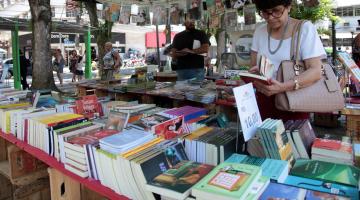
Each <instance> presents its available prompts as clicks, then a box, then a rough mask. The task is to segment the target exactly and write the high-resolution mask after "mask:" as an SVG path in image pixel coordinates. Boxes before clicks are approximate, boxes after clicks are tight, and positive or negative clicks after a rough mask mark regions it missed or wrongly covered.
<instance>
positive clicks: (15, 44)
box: [11, 22, 21, 90]
mask: <svg viewBox="0 0 360 200" xmlns="http://www.w3.org/2000/svg"><path fill="white" fill-rule="evenodd" d="M11 42H12V56H13V72H14V74H13V76H14V88H15V89H17V90H20V89H21V81H20V56H19V26H18V23H17V22H16V24H15V30H12V31H11Z"/></svg>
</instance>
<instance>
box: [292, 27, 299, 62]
mask: <svg viewBox="0 0 360 200" xmlns="http://www.w3.org/2000/svg"><path fill="white" fill-rule="evenodd" d="M299 24H300V22H296V23H295V25H294V28H293V31H292V33H291V47H290V60H295V47H294V46H295V40H296V38H295V35H296V32H297V30H298V27H299Z"/></svg>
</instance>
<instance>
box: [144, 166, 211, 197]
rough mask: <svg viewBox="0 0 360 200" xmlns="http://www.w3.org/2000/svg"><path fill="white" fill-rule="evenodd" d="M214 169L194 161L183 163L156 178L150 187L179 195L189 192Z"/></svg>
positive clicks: (150, 183)
mask: <svg viewBox="0 0 360 200" xmlns="http://www.w3.org/2000/svg"><path fill="white" fill-rule="evenodd" d="M213 168H214V167H213V166H211V165H206V164H201V163H197V162H193V161H181V162H180V163H178V164H177V165H175V166H173V168H170V169H168V170H167V171H165V172H164V173H162V174H160V175H158V176H156V177H155V178H154V179H153V180H152V181H151V182H149V183H148V184H149V185H152V186H156V187H160V188H161V189H168V190H172V191H175V192H178V193H184V192H186V191H188V190H189V189H190V188H191V187H192V186H193V185H195V184H196V183H197V182H198V181H199V180H201V178H203V177H204V176H205V175H207V174H208V173H209V172H210V171H211V170H212V169H213Z"/></svg>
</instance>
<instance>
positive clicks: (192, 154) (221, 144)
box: [184, 127, 242, 165]
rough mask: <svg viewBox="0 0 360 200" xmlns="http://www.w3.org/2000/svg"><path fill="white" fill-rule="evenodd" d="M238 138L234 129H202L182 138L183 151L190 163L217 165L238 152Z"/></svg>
mask: <svg viewBox="0 0 360 200" xmlns="http://www.w3.org/2000/svg"><path fill="white" fill-rule="evenodd" d="M239 138H240V137H237V130H236V129H225V130H222V129H216V128H215V129H214V128H210V127H203V128H200V129H199V130H197V131H195V132H193V133H192V134H190V135H188V136H186V137H185V138H184V140H185V150H186V153H187V154H188V156H189V159H190V160H192V161H195V162H200V163H205V164H209V165H217V164H219V163H221V162H224V161H225V160H226V159H227V158H228V157H230V156H231V155H232V154H233V153H235V152H236V151H237V149H239V150H240V145H239V144H242V142H239V141H240V140H238V139H239Z"/></svg>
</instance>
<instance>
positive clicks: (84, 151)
mask: <svg viewBox="0 0 360 200" xmlns="http://www.w3.org/2000/svg"><path fill="white" fill-rule="evenodd" d="M115 133H118V131H117V130H97V129H93V130H91V131H89V132H82V133H80V134H77V135H73V136H68V137H63V138H64V139H65V141H64V142H63V143H64V149H63V151H64V155H65V160H64V164H65V169H68V170H69V171H71V172H73V173H75V174H77V175H79V176H80V177H83V178H86V177H88V176H89V174H92V175H91V176H90V177H96V175H94V174H95V173H94V170H95V169H96V167H95V166H94V164H95V163H94V159H93V156H92V154H93V152H92V150H93V149H92V147H93V146H96V145H98V144H99V140H100V139H102V138H104V137H108V136H110V135H113V134H115Z"/></svg>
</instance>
